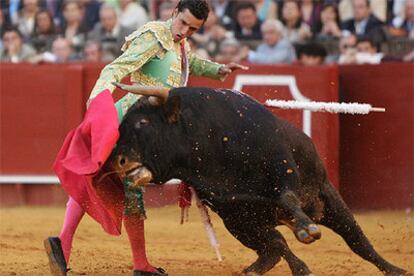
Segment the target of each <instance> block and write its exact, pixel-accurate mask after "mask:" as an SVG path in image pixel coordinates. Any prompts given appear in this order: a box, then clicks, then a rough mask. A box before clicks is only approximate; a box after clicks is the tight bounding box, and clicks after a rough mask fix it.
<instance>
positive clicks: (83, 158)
mask: <svg viewBox="0 0 414 276" xmlns="http://www.w3.org/2000/svg"><path fill="white" fill-rule="evenodd" d="M118 137H119V132H118V115H117V111H116V109H115V106H114V101H113V98H112V95H111V93H110V92H109V90H105V91H103V92H102V93H100V94H99V95H98V96H97V97H96V98H95V99H94V100H93V101H92V102H91V104H90V106H89V108H88V110H87V112H86V114H85V118H84V120H83V122H82V123H81V124H80V125H79V126H78V127H77V128H75V129H73V130H71V131H70V132H69V133H68V135H67V136H66V138H65V141H64V142H63V146H62V148H61V149H60V151H59V153H58V155H57V157H56V161H55V163H54V165H53V169H54V171H55V173H56V175H57V176H58V177H59V180H60V183H61V185H62V187H63V189H64V190H65V191H66V192H67V193H68V195H70V196H71V197H72V198H73V199H74V200H75V201H76V202H77V203H79V204H80V205H81V206H82V207H83V208H84V210H85V211H86V212H87V213H88V214H89V215H90V216H91V217H92V218H94V219H95V220H96V221H97V222H99V223H100V224H101V225H102V227H103V229H104V230H105V231H106V232H107V233H109V234H112V235H120V234H121V225H122V214H123V210H124V190H123V185H122V182H121V180H120V179H119V178H118V177H117V176H116V175H115V174H111V175H109V176H106V177H104V178H102V179H101V177H102V175H103V174H104V173H105V168H104V163H105V161H106V160H107V158H108V157H109V155H110V154H111V152H112V149H113V147H114V146H115V144H116V141H117V140H118Z"/></svg>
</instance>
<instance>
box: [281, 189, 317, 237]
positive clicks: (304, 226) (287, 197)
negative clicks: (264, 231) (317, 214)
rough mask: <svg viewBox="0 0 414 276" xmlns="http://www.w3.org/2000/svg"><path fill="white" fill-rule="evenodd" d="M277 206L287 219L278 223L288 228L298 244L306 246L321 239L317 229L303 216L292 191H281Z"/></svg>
mask: <svg viewBox="0 0 414 276" xmlns="http://www.w3.org/2000/svg"><path fill="white" fill-rule="evenodd" d="M278 205H279V206H280V208H281V209H282V210H283V211H284V212H285V213H287V215H288V217H289V219H280V220H279V221H280V222H281V223H283V224H285V225H286V226H288V227H289V228H290V229H291V230H292V231H293V232H294V233H295V236H296V238H297V239H298V240H299V241H300V242H303V243H306V244H308V243H311V242H313V241H315V240H318V239H320V238H321V231H320V229H319V227H318V226H317V225H316V224H315V223H314V222H313V221H312V220H311V219H310V218H309V217H308V216H307V215H306V214H305V212H304V211H303V209H302V207H301V202H300V200H299V198H298V197H297V195H296V194H295V193H294V192H293V191H291V190H286V191H283V192H282V193H281V195H280V197H279V200H278Z"/></svg>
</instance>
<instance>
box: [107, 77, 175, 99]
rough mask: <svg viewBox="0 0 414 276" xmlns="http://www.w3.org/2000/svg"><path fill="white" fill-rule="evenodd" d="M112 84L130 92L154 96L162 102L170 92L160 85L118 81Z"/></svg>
mask: <svg viewBox="0 0 414 276" xmlns="http://www.w3.org/2000/svg"><path fill="white" fill-rule="evenodd" d="M112 84H113V85H115V86H116V87H118V88H120V89H122V90H125V91H127V92H130V93H134V94H138V95H143V96H153V97H156V98H158V99H159V100H161V102H163V103H164V102H166V101H167V98H168V93H169V92H170V89H168V88H166V87H161V86H143V85H139V84H133V85H128V84H123V83H120V82H113V83H112Z"/></svg>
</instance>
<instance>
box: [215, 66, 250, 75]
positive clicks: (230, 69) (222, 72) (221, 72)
mask: <svg viewBox="0 0 414 276" xmlns="http://www.w3.org/2000/svg"><path fill="white" fill-rule="evenodd" d="M238 69H241V70H248V69H249V67H247V66H244V65H241V64H238V63H235V62H230V63H228V64H226V65H223V66H221V67H220V69H219V71H218V73H219V75H220V76H221V77H222V78H226V77H227V76H228V75H229V74H230V73H232V72H233V71H234V70H238Z"/></svg>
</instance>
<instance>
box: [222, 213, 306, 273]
mask: <svg viewBox="0 0 414 276" xmlns="http://www.w3.org/2000/svg"><path fill="white" fill-rule="evenodd" d="M224 224H225V226H226V228H227V229H228V230H229V231H230V233H231V234H232V235H233V236H235V237H236V238H237V239H238V240H239V241H240V242H241V243H242V244H243V245H244V246H246V247H249V248H251V249H253V250H254V251H256V253H257V255H258V258H257V260H256V261H255V262H254V263H253V264H251V265H250V266H248V267H247V268H245V269H244V270H243V272H244V273H245V274H247V275H262V274H264V273H266V272H267V271H269V270H270V269H272V268H273V267H274V266H275V265H276V264H277V263H278V262H279V261H280V259H281V257H283V258H284V259H285V260H286V261H287V263H288V264H289V267H290V269H291V270H292V273H293V275H298V276H299V275H310V274H312V272H311V271H310V270H309V268H308V267H307V266H306V264H305V263H304V262H303V261H302V260H300V259H299V258H298V257H296V256H295V255H294V254H293V252H292V251H290V248H289V247H288V245H287V243H286V240H285V239H284V238H283V236H282V234H280V232H279V231H277V230H276V229H274V228H272V227H271V226H264V225H257V224H256V225H253V224H247V223H246V224H243V223H234V221H232V222H230V221H226V220H224Z"/></svg>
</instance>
